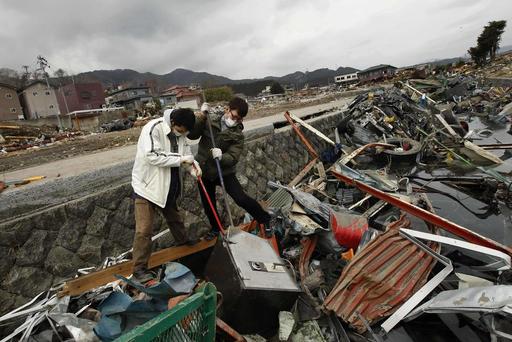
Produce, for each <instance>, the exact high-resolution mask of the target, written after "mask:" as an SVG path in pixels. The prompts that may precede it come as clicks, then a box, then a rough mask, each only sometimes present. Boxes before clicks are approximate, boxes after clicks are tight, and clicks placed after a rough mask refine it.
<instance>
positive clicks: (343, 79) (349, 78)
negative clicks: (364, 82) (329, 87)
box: [334, 72, 359, 85]
mask: <svg viewBox="0 0 512 342" xmlns="http://www.w3.org/2000/svg"><path fill="white" fill-rule="evenodd" d="M358 81H359V77H358V76H357V72H353V73H350V74H344V75H339V76H336V77H334V82H336V83H337V84H340V85H344V84H351V83H357V82H358Z"/></svg>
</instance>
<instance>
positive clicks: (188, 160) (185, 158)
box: [180, 154, 194, 164]
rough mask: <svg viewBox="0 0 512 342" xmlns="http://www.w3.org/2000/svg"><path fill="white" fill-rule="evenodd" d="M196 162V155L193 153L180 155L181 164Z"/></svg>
mask: <svg viewBox="0 0 512 342" xmlns="http://www.w3.org/2000/svg"><path fill="white" fill-rule="evenodd" d="M193 162H194V156H193V155H191V154H187V155H186V156H181V157H180V163H181V164H192V163H193Z"/></svg>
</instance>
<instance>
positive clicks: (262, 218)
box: [199, 174, 270, 232]
mask: <svg viewBox="0 0 512 342" xmlns="http://www.w3.org/2000/svg"><path fill="white" fill-rule="evenodd" d="M203 183H204V187H205V188H206V191H207V192H208V195H209V196H210V199H211V200H212V203H213V205H214V206H215V211H217V206H216V198H215V187H216V186H217V185H220V180H219V178H217V179H216V180H215V181H211V180H209V179H206V178H203ZM224 185H225V186H226V191H227V193H228V194H229V196H231V198H232V199H233V200H234V201H235V203H236V204H237V205H238V206H240V207H242V208H243V209H245V211H247V212H248V213H249V214H250V215H251V216H252V217H254V219H255V220H256V221H258V223H261V224H268V223H269V221H270V215H269V214H268V213H267V212H266V211H265V210H263V208H262V207H261V205H260V204H259V203H258V202H256V200H255V199H253V198H251V197H249V196H248V195H247V194H246V193H245V192H244V190H243V189H242V186H241V185H240V182H239V181H238V179H237V178H236V175H235V174H231V175H225V176H224ZM199 194H200V195H201V202H203V207H204V211H205V213H206V216H207V217H208V220H209V221H210V225H211V227H212V229H213V231H214V232H219V227H218V224H217V221H216V220H215V217H214V215H213V212H212V209H211V208H210V205H209V204H208V200H207V199H206V196H205V194H204V193H203V189H202V188H201V185H199ZM217 212H218V211H217Z"/></svg>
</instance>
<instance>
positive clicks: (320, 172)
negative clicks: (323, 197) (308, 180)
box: [316, 161, 327, 179]
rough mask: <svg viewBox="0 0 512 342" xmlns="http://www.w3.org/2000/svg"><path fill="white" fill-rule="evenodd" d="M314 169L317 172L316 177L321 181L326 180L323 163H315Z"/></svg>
mask: <svg viewBox="0 0 512 342" xmlns="http://www.w3.org/2000/svg"><path fill="white" fill-rule="evenodd" d="M316 169H317V171H318V176H319V177H320V178H321V179H326V178H327V175H326V174H325V168H324V163H322V162H321V161H320V162H318V163H316Z"/></svg>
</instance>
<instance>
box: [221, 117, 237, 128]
mask: <svg viewBox="0 0 512 342" xmlns="http://www.w3.org/2000/svg"><path fill="white" fill-rule="evenodd" d="M224 123H225V124H226V126H228V127H234V126H236V125H237V124H238V122H236V121H235V120H233V119H231V117H229V116H227V115H224Z"/></svg>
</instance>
